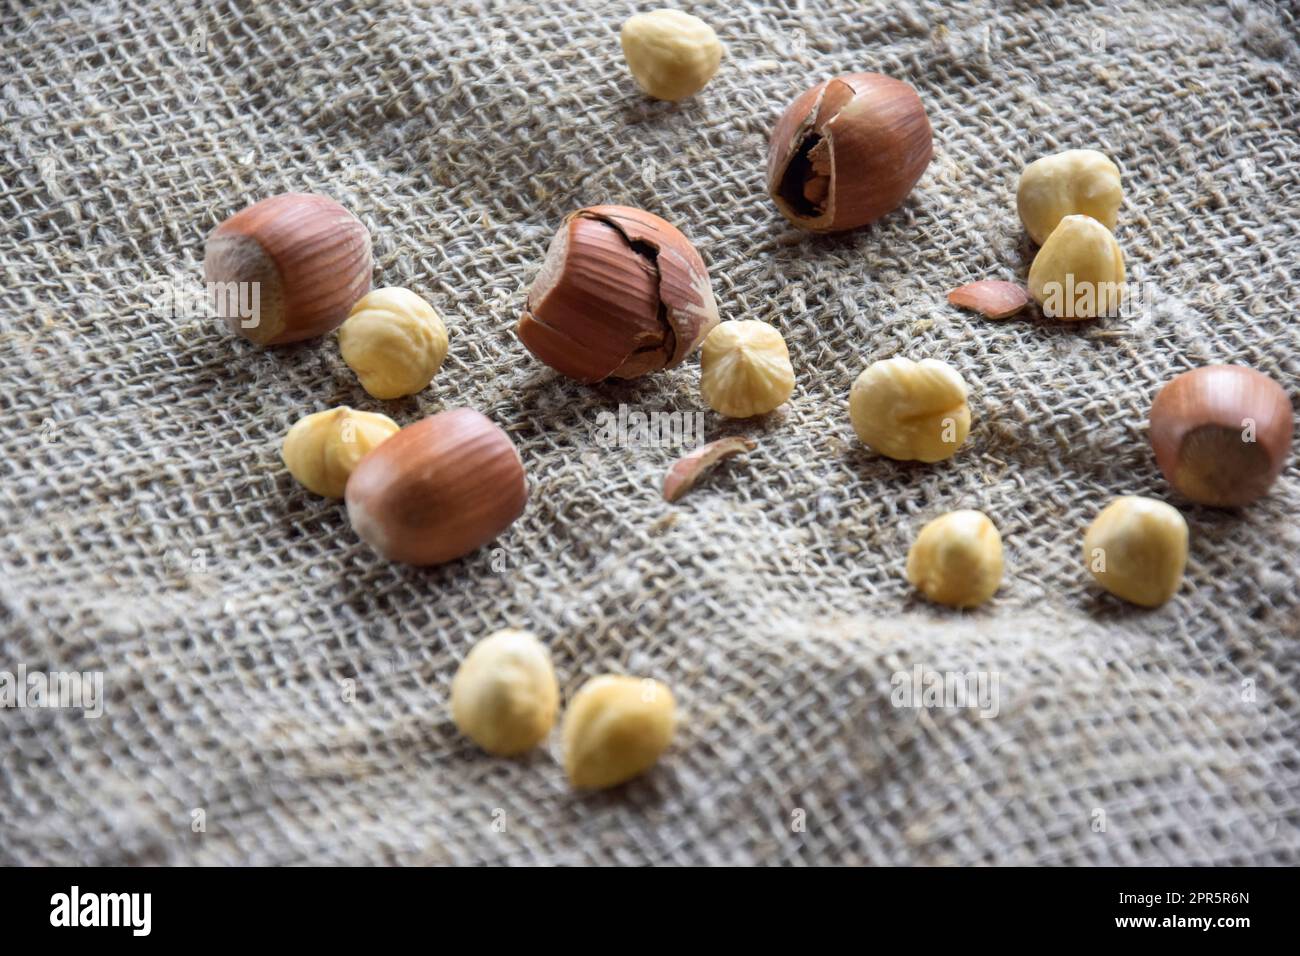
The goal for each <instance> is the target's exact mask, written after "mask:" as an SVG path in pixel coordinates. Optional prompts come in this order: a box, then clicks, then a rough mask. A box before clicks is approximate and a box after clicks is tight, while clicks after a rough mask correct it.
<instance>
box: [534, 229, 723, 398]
mask: <svg viewBox="0 0 1300 956" xmlns="http://www.w3.org/2000/svg"><path fill="white" fill-rule="evenodd" d="M717 323H718V307H717V303H716V302H715V301H714V299H713V290H712V288H711V287H710V285H709V274H708V272H707V270H706V269H705V268H704V261H703V260H702V259H701V258H700V255H699V253H698V252H696V251H695V247H694V246H693V245H691V243H690V240H688V239H687V238H686V237H685V236H684V235H682V234H681V232H680V231H678V230H677V229H676V228H675V227H674V226H672V225H670V224H669V223H667V222H665V221H664V220H663V219H660V218H659V217H658V216H656V215H653V214H652V213H648V212H645V211H644V210H641V209H633V208H631V207H629V206H591V207H588V208H586V209H580V210H578V211H577V212H575V213H572V214H570V215H569V216H568V217H567V218H566V219H565V221H564V225H562V226H561V227H560V231H559V232H558V233H556V235H555V238H554V239H553V240H551V247H550V249H549V250H548V252H547V254H546V259H545V261H544V262H543V263H542V267H541V270H540V271H539V272H538V274H537V278H536V279H535V280H534V281H533V285H532V288H531V289H530V290H529V292H528V302H527V304H526V305H525V307H524V312H523V315H522V316H521V317H520V319H519V324H518V326H517V327H516V330H515V331H516V333H517V334H518V336H519V339H520V341H522V342H523V343H524V345H525V347H527V349H528V350H529V351H530V352H532V353H533V355H535V356H537V358H539V359H541V360H542V361H543V362H545V363H546V364H547V365H549V366H550V367H551V368H553V369H555V370H556V371H557V372H559V373H561V374H562V375H567V376H568V377H569V378H572V379H576V380H577V381H579V382H599V381H601V380H603V379H606V378H610V377H614V378H636V377H638V376H641V375H645V374H647V373H649V372H657V371H659V370H661V369H666V368H672V367H673V366H675V365H678V364H680V363H681V362H682V360H683V359H685V358H686V356H687V355H689V354H690V353H691V352H692V351H694V350H695V348H696V347H697V346H698V345H699V344H700V343H701V342H702V341H703V340H704V337H705V336H706V335H708V334H709V332H710V331H712V329H713V327H714V326H715V325H717Z"/></svg>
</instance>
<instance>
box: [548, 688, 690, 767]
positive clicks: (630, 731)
mask: <svg viewBox="0 0 1300 956" xmlns="http://www.w3.org/2000/svg"><path fill="white" fill-rule="evenodd" d="M674 724H675V716H674V713H673V695H672V692H671V691H669V690H668V688H667V687H665V686H664V685H663V684H661V683H659V682H658V681H656V680H650V679H649V678H644V679H643V678H638V677H618V676H614V675H610V674H607V675H605V676H603V677H596V678H593V679H592V680H589V681H587V683H585V684H584V685H583V686H582V689H581V690H579V691H578V693H577V694H575V695H574V697H573V700H571V701H570V702H569V708H568V711H567V713H566V714H565V716H564V769H565V771H566V772H567V773H568V775H569V782H570V783H572V784H573V785H574V786H575V787H579V788H582V789H599V788H603V787H612V786H614V785H616V784H620V783H623V782H624V781H625V780H630V779H632V778H633V777H635V776H637V775H639V774H642V773H645V771H647V770H649V769H650V768H651V767H652V766H654V764H655V761H657V760H658V759H659V755H660V754H661V753H663V752H664V750H665V749H667V747H668V744H669V743H670V742H671V741H672V737H673V728H674Z"/></svg>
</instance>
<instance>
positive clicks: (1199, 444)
mask: <svg viewBox="0 0 1300 956" xmlns="http://www.w3.org/2000/svg"><path fill="white" fill-rule="evenodd" d="M1150 424H1151V429H1150V430H1151V447H1152V448H1153V449H1154V450H1155V454H1156V464H1158V465H1159V466H1160V470H1161V471H1162V472H1164V475H1165V478H1166V479H1167V480H1168V481H1169V483H1170V484H1171V485H1173V486H1174V488H1176V489H1177V490H1178V491H1179V493H1180V494H1183V495H1185V496H1186V497H1188V498H1190V499H1191V500H1192V501H1195V502H1197V503H1199V504H1203V505H1212V506H1215V507H1221V508H1231V507H1236V506H1240V505H1247V504H1250V503H1251V502H1252V501H1254V500H1255V499H1257V498H1260V497H1262V496H1264V495H1265V494H1267V493H1268V490H1269V488H1270V487H1271V486H1272V484H1273V482H1274V481H1275V480H1276V479H1277V476H1278V475H1279V474H1281V472H1282V469H1283V468H1284V467H1285V466H1286V460H1287V455H1288V454H1289V453H1290V450H1291V433H1292V430H1293V429H1294V416H1293V413H1292V411H1291V399H1290V398H1288V397H1287V394H1286V392H1285V391H1283V389H1282V386H1281V385H1279V384H1278V383H1277V382H1275V381H1274V380H1273V379H1271V378H1269V377H1268V376H1267V375H1265V374H1264V373H1263V372H1260V371H1257V370H1256V369H1253V368H1247V367H1246V366H1244V365H1207V366H1204V367H1203V368H1197V369H1192V370H1191V371H1190V372H1184V373H1183V374H1181V375H1179V376H1177V377H1176V378H1174V379H1172V380H1170V382H1169V383H1168V384H1166V385H1165V386H1164V388H1162V389H1161V390H1160V393H1159V394H1158V395H1156V400H1155V402H1154V403H1153V404H1152V405H1151V423H1150Z"/></svg>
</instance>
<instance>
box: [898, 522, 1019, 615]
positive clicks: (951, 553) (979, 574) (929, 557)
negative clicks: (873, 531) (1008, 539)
mask: <svg viewBox="0 0 1300 956" xmlns="http://www.w3.org/2000/svg"><path fill="white" fill-rule="evenodd" d="M907 580H908V581H910V582H911V583H912V585H913V586H914V587H915V588H917V590H919V591H920V592H921V593H922V594H924V595H925V596H926V597H927V598H929V599H930V600H931V601H934V602H935V603H936V604H946V605H948V606H949V607H975V606H976V605H978V604H983V603H984V602H985V601H987V600H988V599H989V598H991V597H992V596H993V593H994V592H995V591H997V589H998V585H1000V584H1001V583H1002V536H1001V535H999V534H998V529H997V528H996V527H994V525H993V522H992V521H990V520H989V518H988V515H986V514H984V512H982V511H972V510H962V511H949V512H948V513H947V514H944V515H940V516H939V517H937V518H935V519H934V520H933V521H931V522H930V523H929V524H927V525H926V526H925V527H924V528H922V529H921V533H920V534H919V535H917V536H916V541H915V542H913V544H912V548H911V550H910V551H908V552H907Z"/></svg>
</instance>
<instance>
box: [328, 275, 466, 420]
mask: <svg viewBox="0 0 1300 956" xmlns="http://www.w3.org/2000/svg"><path fill="white" fill-rule="evenodd" d="M339 351H340V352H341V353H342V355H343V361H344V362H346V363H347V364H348V367H349V368H351V369H352V371H354V372H356V373H357V378H359V379H360V380H361V387H362V388H364V389H365V390H366V391H367V392H369V393H370V394H371V395H373V396H374V397H375V398H382V399H389V398H401V397H402V396H404V395H414V394H415V393H416V392H418V391H420V390H421V389H423V388H424V387H425V386H426V385H428V384H429V382H431V381H432V380H433V376H434V375H435V374H436V373H437V371H438V369H439V368H441V367H442V361H443V359H445V358H446V357H447V327H446V326H445V325H443V323H442V319H441V318H440V317H439V315H438V313H437V312H436V311H434V308H433V306H431V305H430V304H429V303H428V302H425V301H424V299H422V298H420V297H419V296H418V295H416V294H415V293H414V292H412V291H410V290H409V289H401V288H386V289H375V290H374V291H373V292H370V293H368V294H367V295H365V296H364V297H362V298H361V299H360V300H359V301H358V302H357V303H356V304H355V305H354V306H352V311H351V312H350V313H348V317H347V320H346V321H345V322H344V323H343V326H342V328H340V329H339Z"/></svg>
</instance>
